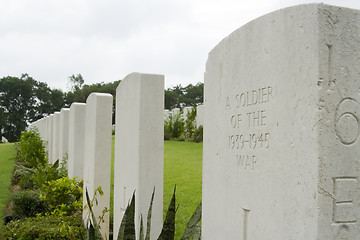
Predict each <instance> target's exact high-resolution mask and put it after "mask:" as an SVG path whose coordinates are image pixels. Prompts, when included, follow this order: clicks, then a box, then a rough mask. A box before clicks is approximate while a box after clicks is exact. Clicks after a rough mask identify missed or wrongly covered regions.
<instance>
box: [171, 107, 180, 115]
mask: <svg viewBox="0 0 360 240" xmlns="http://www.w3.org/2000/svg"><path fill="white" fill-rule="evenodd" d="M178 114H180V108H173V109H172V110H171V115H172V116H175V115H178Z"/></svg>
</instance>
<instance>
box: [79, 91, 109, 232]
mask: <svg viewBox="0 0 360 240" xmlns="http://www.w3.org/2000/svg"><path fill="white" fill-rule="evenodd" d="M112 102H113V97H112V96H111V94H107V93H91V94H90V95H89V97H88V98H87V100H86V117H85V119H86V121H85V147H84V197H83V201H84V206H85V205H86V197H85V193H86V191H85V190H86V189H87V190H88V192H89V196H90V199H92V198H93V196H94V192H95V190H96V189H97V188H98V187H101V189H102V191H103V192H104V194H103V195H102V196H100V195H99V194H97V195H96V198H97V200H98V203H99V204H98V205H96V206H94V207H93V210H94V214H95V216H96V219H99V218H98V217H99V216H102V210H104V209H105V208H107V209H109V208H110V172H111V124H112V123H111V122H112ZM88 213H89V212H88V209H84V211H83V218H84V219H85V220H86V219H87V217H88ZM109 221H110V214H109V212H107V213H106V214H105V215H104V222H102V223H101V233H102V235H103V237H104V239H108V238H109Z"/></svg>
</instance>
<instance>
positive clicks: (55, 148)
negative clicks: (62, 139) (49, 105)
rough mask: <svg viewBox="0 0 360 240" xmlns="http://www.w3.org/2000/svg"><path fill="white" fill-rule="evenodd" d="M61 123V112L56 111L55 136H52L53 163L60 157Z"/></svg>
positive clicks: (54, 120)
mask: <svg viewBox="0 0 360 240" xmlns="http://www.w3.org/2000/svg"><path fill="white" fill-rule="evenodd" d="M59 123H60V112H55V113H54V119H53V128H52V131H53V136H52V140H53V141H52V160H51V163H55V162H56V160H58V159H59V133H60V131H59Z"/></svg>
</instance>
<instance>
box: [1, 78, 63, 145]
mask: <svg viewBox="0 0 360 240" xmlns="http://www.w3.org/2000/svg"><path fill="white" fill-rule="evenodd" d="M64 103H65V101H64V93H63V92H62V91H61V90H56V89H55V90H51V89H50V88H49V87H48V85H47V84H46V83H42V82H38V81H36V80H35V79H33V78H32V77H30V76H29V75H28V74H23V75H22V76H21V77H20V78H18V77H10V76H8V77H3V78H1V79H0V132H1V133H2V135H3V136H5V137H6V138H7V139H8V140H9V141H11V142H14V141H17V140H18V138H19V137H20V135H21V132H22V131H24V130H25V129H26V127H27V126H28V124H29V123H30V122H34V121H36V120H38V119H40V118H43V117H45V116H47V115H49V114H50V113H53V112H54V111H58V110H60V109H61V108H62V107H63V106H64ZM0 135H1V134H0Z"/></svg>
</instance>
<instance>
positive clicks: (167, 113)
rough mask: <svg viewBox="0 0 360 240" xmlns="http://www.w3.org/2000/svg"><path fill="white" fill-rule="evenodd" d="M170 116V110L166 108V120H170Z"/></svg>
mask: <svg viewBox="0 0 360 240" xmlns="http://www.w3.org/2000/svg"><path fill="white" fill-rule="evenodd" d="M169 116H170V111H169V110H168V109H165V110H164V120H165V121H166V120H169Z"/></svg>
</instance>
